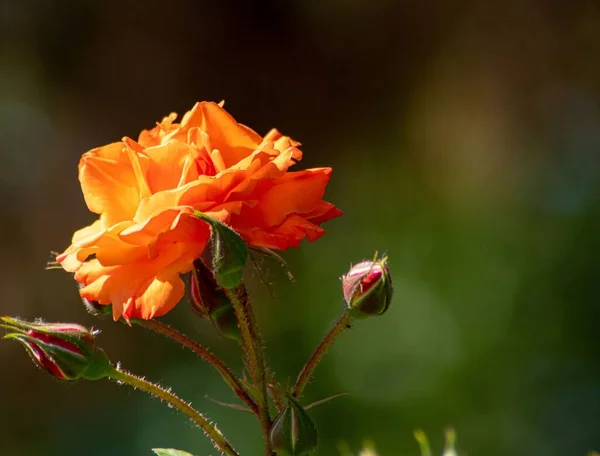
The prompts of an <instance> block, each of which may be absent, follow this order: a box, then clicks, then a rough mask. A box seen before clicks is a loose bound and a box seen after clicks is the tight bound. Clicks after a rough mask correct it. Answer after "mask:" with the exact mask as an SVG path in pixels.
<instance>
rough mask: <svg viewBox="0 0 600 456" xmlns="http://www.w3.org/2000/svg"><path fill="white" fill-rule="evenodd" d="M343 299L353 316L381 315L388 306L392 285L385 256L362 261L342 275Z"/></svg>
mask: <svg viewBox="0 0 600 456" xmlns="http://www.w3.org/2000/svg"><path fill="white" fill-rule="evenodd" d="M342 289H343V291H344V300H345V301H346V305H347V306H348V309H350V310H351V312H352V314H353V316H354V317H357V318H361V317H368V316H373V315H382V314H383V313H385V311H386V310H387V309H388V307H389V306H390V301H391V300H392V294H393V287H392V278H391V276H390V270H389V268H388V266H387V258H386V257H383V258H381V259H379V260H378V259H377V258H375V260H373V261H371V260H367V261H362V262H360V263H358V264H356V265H354V266H352V267H351V268H350V271H348V274H346V275H344V276H343V277H342Z"/></svg>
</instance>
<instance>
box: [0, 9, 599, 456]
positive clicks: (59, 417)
mask: <svg viewBox="0 0 600 456" xmlns="http://www.w3.org/2000/svg"><path fill="white" fill-rule="evenodd" d="M599 56H600V4H599V3H598V2H597V1H587V2H586V1H575V2H566V1H564V0H556V1H532V0H530V1H518V0H514V1H502V2H500V1H490V2H480V1H475V0H473V1H465V0H463V1H456V2H446V1H442V0H437V1H435V0H430V1H416V0H411V1H392V0H387V1H375V0H371V1H368V0H331V1H326V0H302V1H300V0H298V1H290V0H288V1H286V0H279V1H275V0H271V1H256V2H250V1H248V2H243V1H234V0H222V1H212V2H211V1H191V0H188V1H183V0H172V1H168V2H158V1H157V2H148V1H133V0H121V1H114V0H108V1H94V2H92V1H82V0H61V1H59V0H56V1H42V0H21V1H17V0H2V1H1V2H0V70H1V71H0V210H1V213H0V217H1V220H0V221H1V223H0V234H1V236H0V262H1V264H2V272H1V274H0V306H1V308H0V313H1V314H8V315H16V316H20V317H23V318H29V319H32V318H35V317H43V318H45V319H47V320H49V321H62V320H65V321H77V322H80V323H83V324H86V325H89V326H91V325H94V326H96V327H98V328H101V329H102V330H103V333H102V334H101V335H100V336H99V343H100V345H101V346H103V347H104V348H105V349H106V351H107V352H108V353H109V355H110V356H111V358H112V359H113V360H114V361H122V362H123V365H124V366H125V367H126V368H128V369H130V370H132V371H134V372H136V373H140V374H144V375H147V376H148V377H149V378H150V379H152V380H155V381H159V382H161V383H162V384H166V385H171V386H173V388H174V390H175V391H176V392H178V393H181V395H182V396H184V397H185V398H186V399H188V400H192V402H193V404H194V405H195V406H196V407H198V408H199V409H200V410H202V411H205V412H206V414H207V415H208V416H209V417H210V418H212V419H214V420H215V421H217V423H219V426H220V428H221V429H222V430H223V431H224V433H225V434H226V435H228V436H230V437H231V439H232V440H233V442H234V444H235V446H236V448H238V449H239V450H240V452H241V453H242V454H243V455H257V454H261V450H260V448H261V444H260V433H259V429H258V425H257V424H255V422H254V421H253V419H252V418H251V417H250V416H248V415H246V414H243V413H241V412H236V411H234V410H230V409H225V408H222V407H220V406H217V405H215V404H213V403H212V402H210V401H208V400H207V399H206V398H205V396H206V395H208V396H209V397H212V398H216V399H219V400H223V401H228V400H232V401H233V399H232V397H231V393H229V392H228V391H227V390H226V388H225V387H224V386H223V385H222V384H221V382H220V378H219V377H218V376H217V374H215V373H214V372H213V371H212V370H211V369H210V368H208V367H207V366H205V365H203V364H202V363H199V362H197V361H196V360H195V359H194V358H193V356H192V355H191V354H190V353H187V352H184V351H182V350H181V349H179V348H178V347H177V346H174V345H172V344H170V343H169V342H167V341H164V340H162V339H160V338H158V337H154V336H152V335H151V334H148V333H145V332H144V330H142V329H140V328H128V327H126V326H125V325H120V324H116V323H113V322H112V321H99V320H95V319H93V318H92V317H91V316H89V315H87V314H86V313H85V311H84V309H83V308H82V306H81V305H80V304H79V301H78V297H77V292H76V289H75V285H74V283H73V281H72V280H71V278H70V277H69V275H68V274H66V273H64V272H61V271H44V265H45V263H46V261H47V259H48V252H49V251H50V250H62V249H64V248H65V247H66V246H67V245H68V244H69V242H70V237H71V234H72V232H73V231H74V230H75V229H77V228H79V227H82V226H84V225H87V224H89V223H90V222H91V221H92V220H93V219H94V218H93V215H92V214H90V213H88V211H87V209H86V207H85V204H84V202H83V198H82V196H81V192H80V188H79V184H78V181H77V163H78V160H79V157H80V155H81V154H82V153H83V152H85V151H87V150H89V149H91V148H93V147H96V146H99V145H103V144H106V143H109V142H113V141H116V140H119V139H120V138H121V137H123V136H125V135H127V136H132V137H136V136H137V134H138V133H139V131H140V130H141V129H143V128H149V127H152V126H153V125H154V122H155V121H157V120H160V119H161V118H162V117H163V116H164V115H166V114H168V113H169V112H171V111H176V112H178V113H180V115H181V114H183V113H184V112H185V111H186V110H188V109H190V108H191V107H192V106H193V104H194V103H195V102H196V101H199V100H214V101H220V100H222V99H224V100H226V108H227V109H228V110H229V111H230V112H231V113H232V114H233V115H234V116H235V117H236V118H237V119H238V120H239V121H241V122H242V123H245V124H247V125H249V126H251V127H252V128H254V129H255V130H257V131H258V132H259V133H261V134H265V133H266V132H267V131H268V130H269V129H270V128H271V127H277V128H278V129H279V130H281V131H282V132H284V133H286V134H288V135H290V136H292V137H293V138H295V139H297V140H299V141H301V142H302V143H303V151H304V154H305V159H304V160H303V162H302V163H301V165H300V167H299V168H306V167H312V166H332V167H333V168H334V173H333V176H332V180H331V183H330V186H329V188H328V193H327V199H328V200H329V201H332V202H334V203H335V204H336V205H338V207H340V208H341V209H342V210H343V211H344V212H345V215H344V217H342V218H340V219H336V220H334V221H331V222H329V223H328V224H327V225H326V229H327V234H326V235H325V236H324V237H323V238H321V239H320V240H319V241H318V242H316V243H314V244H310V243H307V242H305V243H303V245H302V247H301V248H300V249H297V250H294V251H288V252H285V253H284V257H285V258H286V259H287V260H288V261H289V264H290V266H291V268H292V270H293V271H294V273H295V275H296V277H297V279H298V281H297V283H296V284H291V283H289V282H287V281H286V278H285V274H284V272H283V271H282V270H281V268H280V267H279V266H277V265H276V264H270V263H269V264H267V267H268V268H269V269H270V279H271V281H272V282H273V288H274V291H275V293H276V298H275V299H271V298H269V295H268V293H266V292H265V290H264V288H262V287H261V286H260V285H259V284H258V283H257V280H255V279H252V284H253V285H252V289H253V292H254V296H255V301H256V307H257V313H258V318H259V321H260V324H261V327H262V331H263V335H264V337H265V339H266V348H267V354H268V360H269V362H270V363H271V365H272V366H273V368H274V369H275V370H276V371H277V372H278V373H279V375H280V378H281V379H282V380H284V379H286V378H291V379H294V378H295V375H296V373H297V372H298V370H299V369H300V367H301V366H302V364H303V362H304V361H305V360H306V359H307V357H308V355H309V353H310V352H311V350H312V348H313V347H314V346H315V345H316V344H317V343H318V341H319V340H320V336H321V335H322V334H323V333H324V331H325V330H326V329H327V328H328V327H329V325H330V324H331V322H332V321H333V320H334V318H335V317H336V315H338V314H339V313H340V312H341V309H342V299H341V289H340V283H339V281H338V278H339V277H340V276H341V275H342V274H343V273H344V272H345V271H346V270H347V269H348V267H349V264H350V263H351V262H357V261H359V260H361V259H363V258H365V257H372V255H373V253H374V251H375V250H379V251H380V252H387V254H388V255H389V257H390V264H391V270H392V273H393V277H394V284H395V287H396V294H395V299H394V302H393V303H392V307H391V308H390V310H389V312H388V313H387V314H386V315H385V316H384V317H381V318H376V319H372V320H367V321H362V322H359V323H357V324H356V325H355V326H354V328H353V329H352V330H351V331H349V332H348V333H347V334H344V335H343V337H342V338H341V340H340V341H339V343H338V344H336V346H335V347H334V348H333V349H332V350H331V352H330V354H329V355H328V357H327V359H326V360H325V361H324V362H323V364H322V365H321V366H320V367H319V368H318V370H317V372H316V378H315V379H314V381H313V382H312V383H311V385H310V386H309V388H308V390H307V400H309V401H310V400H316V399H320V398H322V397H325V396H328V395H332V394H335V393H339V392H348V393H350V394H349V396H346V397H343V398H340V399H337V400H336V401H334V402H332V403H329V404H327V405H323V406H321V407H319V408H316V409H314V410H313V411H312V412H311V414H312V416H313V417H314V419H315V421H316V423H317V425H318V427H319V431H320V444H319V450H318V451H317V454H318V455H324V456H333V455H335V454H337V450H336V448H337V445H338V444H339V442H341V441H346V442H347V443H348V444H349V445H350V446H351V447H352V448H355V449H358V448H359V446H360V445H361V442H362V441H363V440H364V439H367V438H368V439H372V440H373V441H375V443H376V445H377V448H378V449H379V451H380V453H381V455H382V456H397V455H416V454H417V453H418V449H417V446H416V444H415V443H414V440H413V437H412V432H413V430H414V429H415V428H418V427H422V428H424V429H425V430H426V431H427V432H428V433H429V434H430V436H431V437H432V440H433V443H434V445H435V446H436V447H438V448H439V445H440V442H441V439H442V431H443V429H444V428H445V427H446V426H447V425H453V426H454V427H456V429H457V430H458V435H459V443H460V444H461V447H462V448H463V449H464V450H466V451H467V452H468V454H470V455H478V454H479V455H482V454H485V455H486V456H495V455H498V456H499V455H519V454H523V455H524V454H529V455H544V456H553V455H585V454H586V452H587V451H588V450H591V449H594V448H596V449H598V448H600V380H599V375H600V363H599V360H600V357H599V355H600V344H599V342H598V340H599V339H598V323H599V317H600V311H599V310H598V309H599V305H598V304H599V298H598V279H599V275H600V274H599V268H598V257H599V255H600V236H599V233H600V232H599V226H600V223H599V221H600V220H599V219H600V211H599V202H600V188H599V187H600V186H599V179H598V178H599V175H600V154H599V149H600V104H599V101H600V94H599V91H600V59H599ZM167 320H168V321H170V322H172V323H173V324H176V325H178V326H180V327H182V328H184V330H185V331H186V332H187V333H189V334H191V335H193V336H194V337H195V338H197V339H198V340H200V341H202V342H203V343H205V344H206V345H208V346H210V347H212V348H213V349H214V351H216V352H217V353H218V354H219V355H220V356H222V357H223V358H225V359H226V360H227V361H228V362H230V363H232V364H233V365H234V366H235V367H236V369H239V368H240V366H241V361H240V353H239V350H238V349H237V347H236V346H235V344H233V343H230V342H229V341H223V340H220V339H219V338H218V337H217V336H216V335H215V334H214V331H213V330H212V328H211V327H210V326H209V325H207V324H206V323H205V322H201V321H197V320H196V319H195V317H194V316H193V314H192V313H191V311H190V310H189V308H188V307H187V306H186V305H184V304H182V305H180V306H178V308H177V309H176V310H175V311H174V312H173V313H172V314H170V315H169V316H168V318H167ZM0 366H1V372H2V383H1V385H2V389H1V391H0V406H1V410H0V424H1V426H0V447H1V449H2V451H1V453H2V454H3V455H9V456H13V455H15V456H26V455H36V456H37V455H61V456H64V455H86V456H97V455H103V456H104V455H116V456H118V455H128V456H129V455H149V454H150V448H152V447H170V446H173V447H180V448H182V449H186V450H188V451H191V452H193V453H195V454H197V455H207V454H215V451H214V450H211V447H210V445H209V443H208V442H207V440H206V439H205V438H204V437H203V435H202V433H201V432H199V431H198V430H196V429H194V428H193V427H192V426H190V425H188V424H187V422H186V421H185V420H184V419H183V418H182V417H181V416H179V415H178V414H176V413H175V412H173V411H171V410H169V409H167V408H166V407H165V406H164V405H163V404H161V403H160V402H158V401H156V400H150V399H148V398H146V397H144V395H143V394H142V393H139V392H133V391H130V390H128V389H126V388H124V387H119V386H117V385H115V384H111V383H109V382H107V381H98V382H82V383H76V384H69V385H64V384H60V383H58V382H56V381H54V380H53V379H52V378H50V377H49V376H47V375H43V374H42V373H40V372H38V371H37V370H36V369H35V368H34V367H33V365H32V364H31V362H30V361H29V360H28V358H27V357H26V356H25V354H24V353H23V350H22V348H21V347H19V346H17V345H16V344H13V343H1V344H0Z"/></svg>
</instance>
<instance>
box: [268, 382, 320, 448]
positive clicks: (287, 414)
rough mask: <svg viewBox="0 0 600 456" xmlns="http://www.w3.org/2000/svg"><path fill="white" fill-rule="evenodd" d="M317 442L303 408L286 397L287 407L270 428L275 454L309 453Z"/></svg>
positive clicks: (308, 417)
mask: <svg viewBox="0 0 600 456" xmlns="http://www.w3.org/2000/svg"><path fill="white" fill-rule="evenodd" d="M317 442H318V435H317V428H316V426H315V424H314V423H313V421H312V419H311V418H310V416H308V413H307V412H306V410H304V408H303V407H302V406H301V405H300V404H299V403H298V402H296V401H295V400H294V398H292V396H291V395H289V394H288V396H287V405H286V406H285V408H284V409H283V410H282V411H281V412H280V413H279V415H277V417H276V418H275V421H274V422H273V426H272V427H271V444H272V445H273V450H275V451H276V452H277V454H282V455H287V456H297V455H306V454H309V453H311V452H312V451H313V450H314V449H315V448H316V447H317Z"/></svg>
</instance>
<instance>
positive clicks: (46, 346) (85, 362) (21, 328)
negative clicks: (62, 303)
mask: <svg viewBox="0 0 600 456" xmlns="http://www.w3.org/2000/svg"><path fill="white" fill-rule="evenodd" d="M0 321H2V322H4V324H0V327H3V328H6V329H8V330H9V331H14V332H9V333H8V334H7V335H5V336H4V339H14V340H17V341H19V342H21V343H22V344H23V346H24V347H25V349H26V350H27V352H28V353H29V354H30V355H31V359H32V360H33V361H34V363H35V364H36V365H37V366H38V367H40V368H41V369H43V370H45V371H46V372H48V373H50V374H51V375H53V376H54V377H56V378H58V379H59V380H67V381H69V380H79V379H86V380H97V379H100V378H103V377H105V376H106V375H107V374H109V373H110V372H111V371H112V367H111V364H110V361H109V360H108V357H107V356H106V354H105V353H104V351H103V350H102V349H100V348H98V347H97V346H96V344H95V341H94V336H95V334H94V333H93V332H92V331H90V330H88V329H87V328H84V327H83V326H80V325H76V324H72V323H29V322H26V321H23V320H18V319H16V318H10V317H2V318H0Z"/></svg>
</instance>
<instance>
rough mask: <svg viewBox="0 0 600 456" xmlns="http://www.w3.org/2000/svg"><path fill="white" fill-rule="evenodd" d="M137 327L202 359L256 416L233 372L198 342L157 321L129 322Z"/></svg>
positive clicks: (255, 410)
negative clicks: (157, 335)
mask: <svg viewBox="0 0 600 456" xmlns="http://www.w3.org/2000/svg"><path fill="white" fill-rule="evenodd" d="M131 322H132V323H135V324H136V325H138V326H141V327H143V328H146V329H149V330H151V331H154V332H155V333H157V334H160V335H162V336H164V337H166V338H168V339H171V340H172V341H174V342H177V343H178V344H180V345H182V346H184V347H185V348H187V349H188V350H191V351H192V352H193V353H194V354H195V355H196V356H198V357H199V358H202V359H203V360H204V361H206V362H207V363H209V364H210V365H211V366H212V367H214V369H215V370H216V371H217V372H218V373H219V374H220V375H221V377H222V378H223V381H224V382H225V383H226V384H227V386H229V387H230V388H231V389H232V390H233V392H234V393H235V394H236V396H237V397H239V398H240V399H241V400H242V401H243V402H244V403H245V404H246V405H247V406H248V407H249V408H250V410H251V411H252V412H253V413H254V414H255V415H258V414H259V412H258V406H257V405H256V402H254V400H253V399H252V398H251V397H250V395H249V394H248V392H247V391H246V390H245V389H244V387H243V386H242V385H241V383H240V381H239V380H238V379H237V378H236V377H235V375H234V374H233V372H231V370H230V369H229V368H228V367H227V366H226V365H225V363H224V362H223V361H221V360H220V359H219V358H217V357H216V356H215V355H213V354H212V353H211V352H210V351H209V350H208V349H207V348H205V347H203V346H202V345H200V344H199V343H198V342H196V341H194V340H192V339H190V338H189V337H187V336H186V335H185V334H183V333H180V332H179V331H177V330H176V329H174V328H172V327H171V326H169V325H167V324H165V323H162V322H160V321H158V320H139V319H134V320H131Z"/></svg>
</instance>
